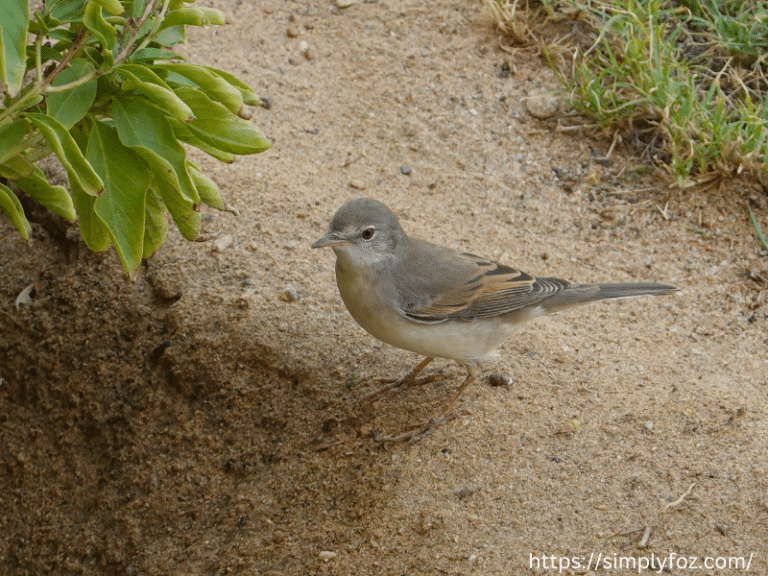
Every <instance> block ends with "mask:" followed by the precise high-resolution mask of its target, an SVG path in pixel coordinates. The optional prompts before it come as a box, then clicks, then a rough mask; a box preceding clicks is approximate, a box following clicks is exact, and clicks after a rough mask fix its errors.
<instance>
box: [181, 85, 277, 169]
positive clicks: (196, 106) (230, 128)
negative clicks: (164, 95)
mask: <svg viewBox="0 0 768 576" xmlns="http://www.w3.org/2000/svg"><path fill="white" fill-rule="evenodd" d="M173 89H174V92H176V94H177V95H178V96H179V97H180V98H181V99H182V100H184V102H186V103H187V104H188V105H189V107H190V108H191V109H192V112H193V114H194V115H195V120H194V121H192V122H190V123H188V124H187V128H188V129H189V130H190V131H191V132H192V133H193V134H194V135H195V136H197V137H198V138H200V140H202V141H203V142H206V143H207V144H210V145H211V146H213V147H214V148H218V149H219V150H224V151H225V152H231V153H232V154H255V153H257V152H263V151H264V150H266V149H268V148H269V147H270V146H271V145H272V144H271V143H270V141H269V140H267V139H266V138H264V136H263V135H262V134H261V132H259V130H258V129H257V128H256V126H254V125H253V124H251V123H250V122H248V121H247V120H243V119H242V118H240V117H238V116H235V115H234V114H232V113H231V112H230V111H229V110H227V109H226V108H225V107H224V106H222V105H221V104H219V103H218V102H214V101H213V100H211V99H210V98H208V96H206V95H205V94H203V93H202V92H200V91H199V90H195V89H194V88H192V87H191V86H186V85H183V84H178V85H174V86H173Z"/></svg>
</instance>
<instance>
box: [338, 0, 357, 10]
mask: <svg viewBox="0 0 768 576" xmlns="http://www.w3.org/2000/svg"><path fill="white" fill-rule="evenodd" d="M334 4H336V7H337V8H349V7H350V6H352V5H353V4H357V0H336V1H335V2H334Z"/></svg>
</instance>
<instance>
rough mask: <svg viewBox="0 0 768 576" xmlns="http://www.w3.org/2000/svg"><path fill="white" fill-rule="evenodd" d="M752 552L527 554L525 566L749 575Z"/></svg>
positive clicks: (560, 568)
mask: <svg viewBox="0 0 768 576" xmlns="http://www.w3.org/2000/svg"><path fill="white" fill-rule="evenodd" d="M753 557H754V553H752V554H750V555H749V556H694V555H690V554H689V555H684V554H677V553H675V552H670V553H669V554H667V555H665V556H657V555H656V554H653V553H651V554H650V555H648V556H620V555H619V554H615V553H614V554H606V553H604V552H592V553H591V554H590V555H589V556H586V555H585V556H560V555H557V554H546V555H545V554H533V553H531V554H530V557H529V560H528V567H529V568H530V569H532V570H542V571H549V572H558V573H562V572H564V571H566V570H587V571H588V570H599V569H602V570H605V571H609V570H622V571H626V570H632V571H636V572H637V573H638V574H642V573H644V572H657V573H659V574H661V573H662V572H663V571H665V570H667V571H669V570H674V569H677V570H725V569H728V570H744V571H745V572H749V569H750V567H751V565H752V559H753Z"/></svg>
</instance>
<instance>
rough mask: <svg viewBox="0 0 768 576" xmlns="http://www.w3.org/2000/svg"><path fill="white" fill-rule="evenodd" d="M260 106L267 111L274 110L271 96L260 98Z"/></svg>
mask: <svg viewBox="0 0 768 576" xmlns="http://www.w3.org/2000/svg"><path fill="white" fill-rule="evenodd" d="M259 104H261V106H263V107H264V108H266V109H267V110H270V109H271V108H272V98H270V97H269V96H259Z"/></svg>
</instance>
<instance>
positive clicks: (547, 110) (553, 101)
mask: <svg viewBox="0 0 768 576" xmlns="http://www.w3.org/2000/svg"><path fill="white" fill-rule="evenodd" d="M525 108H526V109H527V110H528V114H530V115H531V116H533V117H534V118H538V119H539V120H546V119H547V118H552V116H554V115H555V114H557V111H558V110H559V109H560V102H559V101H558V99H557V97H555V96H553V95H552V94H539V95H537V96H531V97H530V98H527V99H526V100H525Z"/></svg>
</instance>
